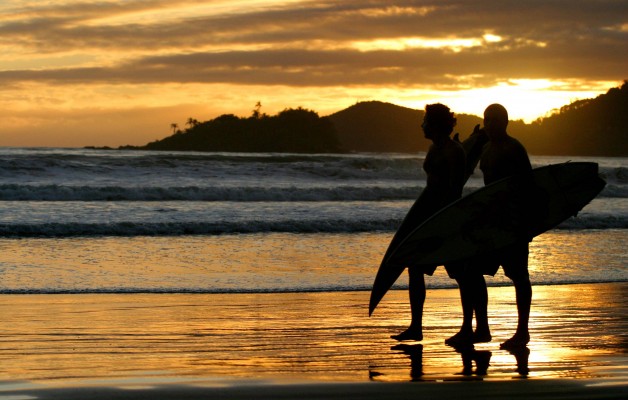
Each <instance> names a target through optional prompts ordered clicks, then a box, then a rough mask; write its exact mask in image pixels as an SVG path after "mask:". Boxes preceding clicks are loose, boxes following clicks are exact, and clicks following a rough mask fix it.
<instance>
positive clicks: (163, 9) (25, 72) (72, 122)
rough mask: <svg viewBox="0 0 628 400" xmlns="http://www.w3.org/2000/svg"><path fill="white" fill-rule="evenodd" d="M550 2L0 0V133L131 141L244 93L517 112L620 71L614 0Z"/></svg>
mask: <svg viewBox="0 0 628 400" xmlns="http://www.w3.org/2000/svg"><path fill="white" fill-rule="evenodd" d="M497 4H498V5H497ZM564 5H565V3H564V2H562V1H543V2H537V1H525V0H524V1H518V2H499V3H496V2H494V1H493V0H490V1H489V0H479V1H475V2H468V1H463V0H451V1H440V0H432V1H396V2H394V5H391V2H388V1H368V2H365V1H358V0H348V1H342V2H338V1H330V0H328V1H298V0H293V1H267V0H247V1H238V0H228V1H221V0H214V1H195V0H128V1H112V0H94V1H89V0H60V1H55V2H39V1H28V0H19V1H18V0H6V1H3V2H2V3H1V4H0V43H1V45H2V49H3V51H2V52H1V53H0V117H1V118H2V121H3V126H2V129H1V131H0V132H1V133H0V146H55V147H56V146H63V147H66V146H67V147H79V146H87V145H95V146H113V147H117V146H120V145H126V144H132V145H141V144H145V143H147V142H148V141H152V140H155V139H161V138H163V137H165V136H168V135H169V134H170V133H171V130H170V124H171V123H178V124H179V125H180V126H181V127H184V125H185V121H186V120H187V119H188V118H189V117H192V118H195V119H197V120H201V121H203V120H208V119H211V118H214V117H216V116H218V115H220V114H224V113H233V114H236V115H240V116H246V115H250V113H251V110H252V109H253V108H254V106H255V104H256V103H257V102H258V101H259V102H261V103H262V112H265V113H267V114H274V113H276V112H278V111H281V110H283V109H285V108H289V107H299V106H301V107H305V108H309V109H312V110H315V111H317V112H318V113H319V114H321V115H328V114H331V113H333V112H335V111H339V110H342V109H344V108H346V107H349V106H351V105H353V104H355V103H356V102H358V101H366V100H379V101H385V102H390V103H393V104H397V105H401V106H405V107H410V108H417V109H422V108H424V106H425V104H428V103H434V102H442V103H445V104H447V105H449V106H450V107H451V108H452V110H453V111H454V112H457V113H468V114H476V115H481V114H482V112H483V110H484V108H485V107H486V106H487V105H488V104H490V103H494V102H499V103H502V104H504V105H505V106H506V107H507V108H508V109H509V112H510V114H511V116H512V118H513V119H523V120H525V121H526V122H531V121H533V120H534V119H536V118H538V117H541V116H544V115H547V113H549V112H551V111H552V110H553V109H556V108H559V107H561V106H563V105H566V104H569V103H570V102H572V101H574V100H578V99H583V98H592V97H595V96H597V95H599V94H602V93H604V92H606V91H607V90H608V89H610V88H612V87H618V86H620V85H621V82H622V81H623V80H624V79H626V78H628V77H627V76H626V65H628V51H627V50H628V21H627V20H626V15H628V4H626V2H617V1H611V0H607V1H581V0H574V1H573V2H570V3H569V7H568V9H565V8H564Z"/></svg>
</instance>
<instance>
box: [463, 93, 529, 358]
mask: <svg viewBox="0 0 628 400" xmlns="http://www.w3.org/2000/svg"><path fill="white" fill-rule="evenodd" d="M507 126H508V111H506V109H505V108H504V107H503V106H502V105H500V104H492V105H490V106H488V107H487V108H486V110H485V111H484V131H485V133H486V135H487V137H488V140H489V141H488V144H486V146H485V147H484V151H483V153H482V157H481V159H480V169H481V170H482V173H483V176H484V184H487V185H488V184H490V183H493V182H495V181H497V180H500V179H502V178H506V177H509V176H513V175H521V176H526V174H528V173H529V172H530V171H531V170H532V166H531V164H530V159H529V157H528V153H527V152H526V149H525V148H524V147H523V145H522V144H521V143H519V141H518V140H517V139H515V138H513V137H511V136H510V135H508V133H507V132H506V127H507ZM522 182H523V181H522ZM529 241H530V240H529V238H527V237H525V235H523V236H522V238H521V240H520V241H518V242H517V243H515V244H513V245H510V246H508V247H506V248H504V249H501V250H498V251H494V252H492V253H491V254H489V255H487V256H486V257H481V258H478V259H475V260H472V261H471V266H470V268H469V269H470V270H476V271H481V272H483V273H484V274H487V275H495V273H496V272H497V270H498V269H499V266H500V265H501V266H502V268H503V270H504V274H505V275H506V276H507V277H508V278H510V279H511V280H512V282H513V285H514V287H515V295H516V300H517V313H518V323H517V330H516V332H515V334H514V336H513V337H511V338H510V339H508V340H506V341H505V342H504V343H502V344H501V347H502V348H512V347H520V346H525V345H526V344H527V343H528V342H529V341H530V334H529V331H528V321H529V318H530V305H531V303H532V285H531V283H530V276H529V273H528V244H529ZM478 276H480V275H477V274H476V275H474V277H476V279H475V281H474V283H473V288H474V291H473V293H472V297H473V298H474V300H473V302H474V308H475V310H476V319H477V320H478V321H480V320H482V321H483V320H484V318H485V316H486V307H487V302H488V295H487V291H486V282H485V281H484V278H483V277H481V279H479V278H477V277H478ZM478 314H479V315H478ZM486 329H488V323H487V325H486ZM476 332H477V329H476Z"/></svg>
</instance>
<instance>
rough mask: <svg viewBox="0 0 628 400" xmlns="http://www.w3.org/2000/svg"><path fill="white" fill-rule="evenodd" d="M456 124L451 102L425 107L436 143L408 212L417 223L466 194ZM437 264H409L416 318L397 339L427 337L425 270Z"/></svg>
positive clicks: (426, 125)
mask: <svg viewBox="0 0 628 400" xmlns="http://www.w3.org/2000/svg"><path fill="white" fill-rule="evenodd" d="M455 125H456V118H454V115H453V113H452V112H450V110H449V108H448V107H447V106H445V105H442V104H430V105H427V106H426V107H425V118H424V120H423V124H422V125H421V128H422V129H423V132H424V134H425V138H426V139H429V140H431V141H432V145H431V146H430V148H429V150H428V152H427V155H426V156H425V161H424V162H423V170H424V171H425V173H426V174H427V184H426V186H425V189H424V190H423V192H422V193H421V196H420V197H419V198H418V199H417V201H416V202H415V203H414V205H413V206H412V208H411V209H410V211H409V212H408V215H407V216H406V220H409V219H410V220H413V221H415V222H416V224H415V225H414V227H416V226H418V224H419V223H421V222H423V221H425V220H426V219H427V218H429V217H431V216H432V215H433V214H434V213H435V212H436V211H438V210H440V209H441V208H443V207H444V206H446V205H448V204H449V203H451V202H453V201H455V200H457V199H458V198H460V196H461V195H462V187H463V185H464V180H465V168H466V162H465V160H466V158H465V152H464V150H463V148H462V146H461V145H460V143H458V142H456V141H454V140H452V138H451V137H450V135H451V132H452V131H453V129H454V126H455ZM402 226H403V224H402ZM408 233H410V232H409V231H408V232H397V234H396V235H397V236H400V237H403V236H405V235H406V234H408ZM436 267H437V266H436V265H433V266H426V267H409V268H408V275H409V294H410V309H411V314H412V322H411V323H410V326H409V327H408V329H406V330H405V331H403V332H402V333H400V334H398V335H393V336H391V337H392V338H393V339H396V340H422V339H423V304H424V302H425V279H424V274H427V275H432V274H433V273H434V270H436ZM446 268H447V272H448V273H449V274H450V276H451V277H452V278H454V277H455V276H453V275H454V274H455V273H456V272H457V270H458V269H459V268H456V267H455V266H446Z"/></svg>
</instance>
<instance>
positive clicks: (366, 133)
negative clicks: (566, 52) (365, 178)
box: [121, 82, 628, 156]
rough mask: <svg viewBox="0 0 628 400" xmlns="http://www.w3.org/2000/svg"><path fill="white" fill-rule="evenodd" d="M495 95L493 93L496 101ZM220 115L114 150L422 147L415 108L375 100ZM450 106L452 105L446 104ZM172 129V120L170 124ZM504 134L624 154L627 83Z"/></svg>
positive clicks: (472, 121)
mask: <svg viewBox="0 0 628 400" xmlns="http://www.w3.org/2000/svg"><path fill="white" fill-rule="evenodd" d="M496 100H498V99H496ZM260 107H261V105H260V104H258V106H257V107H256V109H255V110H254V111H253V114H252V115H251V116H250V117H244V118H243V117H237V116H235V115H222V116H220V117H218V118H215V119H213V120H210V121H205V122H199V121H196V120H193V119H192V118H190V119H189V120H188V125H189V127H188V128H187V129H186V130H184V131H181V130H178V129H174V132H173V135H171V136H169V137H166V138H165V139H162V140H157V141H155V142H152V143H149V144H147V145H146V146H141V147H134V146H124V147H121V148H131V149H146V150H193V151H237V152H301V153H321V152H328V153H334V152H346V151H349V152H351V151H372V152H407V153H414V152H417V151H426V150H427V148H428V146H429V144H430V143H429V141H428V140H426V139H425V138H424V137H423V133H422V131H421V128H420V125H421V121H422V120H423V115H424V111H423V110H413V109H410V108H405V107H400V106H397V105H394V104H389V103H382V102H378V101H370V102H361V103H357V104H355V105H353V106H351V107H349V108H347V109H344V110H342V111H339V112H336V113H334V114H332V115H329V116H327V117H319V115H318V114H317V113H316V112H314V111H310V110H307V109H303V108H300V107H299V108H297V109H286V110H284V111H282V112H280V113H279V114H277V115H275V116H268V115H266V114H261V113H260V112H259V108H260ZM453 111H454V112H455V110H453ZM456 118H457V120H458V123H457V125H456V127H455V128H454V132H459V133H460V138H461V139H465V138H466V137H468V136H469V134H470V133H471V132H472V131H473V127H474V126H475V125H476V124H481V123H482V119H481V118H480V117H478V116H474V115H465V114H457V113H456ZM174 127H175V128H176V126H174ZM508 131H509V133H510V134H511V135H512V136H514V137H516V138H517V139H519V140H520V141H521V142H522V143H523V144H524V145H525V146H526V147H527V149H528V152H529V153H530V154H535V155H573V156H577V155H590V156H628V136H627V134H628V83H627V82H624V83H623V85H622V86H621V87H619V88H613V89H610V90H609V91H608V92H607V93H605V94H602V95H600V96H598V97H596V98H594V99H587V100H579V101H576V102H574V103H572V104H569V105H567V106H564V107H562V108H561V109H560V110H557V111H556V112H554V113H553V114H551V115H550V116H548V117H545V118H541V119H538V120H536V121H534V122H533V123H531V124H525V123H523V122H522V121H511V122H510V124H509V125H508Z"/></svg>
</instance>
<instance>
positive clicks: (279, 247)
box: [0, 148, 628, 294]
mask: <svg viewBox="0 0 628 400" xmlns="http://www.w3.org/2000/svg"><path fill="white" fill-rule="evenodd" d="M424 156H425V154H416V155H408V154H347V155H337V154H313V155H304V154H270V153H264V154H249V153H247V154H240V153H192V152H143V151H142V152H140V151H117V150H94V149H61V148H1V149H0V276H2V279H1V280H0V293H2V294H21V293H36V294H49V293H267V292H326V291H330V292H334V291H362V290H370V287H371V285H372V282H373V279H374V277H375V273H376V271H377V268H378V266H379V263H380V261H381V257H382V255H383V253H384V251H385V250H386V247H387V245H388V242H389V241H390V239H391V238H392V235H393V234H394V232H395V229H396V228H397V226H398V225H399V224H400V222H401V220H402V219H403V217H404V215H405V213H406V212H407V210H408V209H409V208H410V206H411V204H412V202H413V201H414V199H415V198H416V197H417V196H418V195H419V194H420V192H421V190H422V188H423V187H424V185H425V175H424V173H423V171H422V169H421V166H422V162H423V159H424ZM531 160H532V163H533V166H534V167H539V166H543V165H548V164H554V163H562V162H566V161H594V162H597V163H599V167H600V173H601V175H602V177H603V178H604V179H605V180H606V181H607V186H606V188H605V189H604V190H603V192H602V193H601V194H600V195H599V196H598V197H597V198H596V199H595V200H593V201H592V202H591V204H589V205H588V206H587V207H585V208H584V209H583V210H582V211H581V212H580V213H579V214H578V216H576V217H574V218H570V219H569V220H567V221H565V222H564V223H562V224H561V225H560V226H558V227H557V228H555V229H553V230H551V231H550V232H547V233H545V234H543V235H541V236H539V237H537V238H535V239H534V241H533V242H532V243H531V254H530V270H531V278H532V281H533V284H535V285H559V284H567V283H597V282H626V281H628V268H627V267H626V266H627V264H628V262H627V261H628V251H627V250H626V247H625V244H626V243H627V242H628V240H627V239H628V201H627V197H628V158H623V157H622V158H617V157H615V158H606V157H548V156H532V157H531ZM482 185H483V183H482V178H481V173H479V172H477V173H476V174H475V175H473V176H472V177H471V179H470V180H469V182H468V183H467V185H466V187H465V193H469V192H471V191H472V190H475V189H477V188H479V187H481V186H482ZM405 279H406V278H405V276H404V277H402V278H401V279H400V280H399V282H398V283H397V285H396V287H397V288H404V287H405V285H406V284H407V283H406V281H405ZM427 284H428V287H429V288H434V289H438V288H452V287H455V282H453V281H452V280H450V279H449V278H448V277H447V276H446V274H445V273H444V271H442V268H439V269H438V270H437V273H436V274H435V275H434V276H433V277H429V278H427ZM488 284H489V285H492V286H500V285H508V284H509V282H508V280H507V279H506V278H504V277H503V276H502V275H501V273H499V274H498V275H497V276H496V277H494V278H489V279H488Z"/></svg>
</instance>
